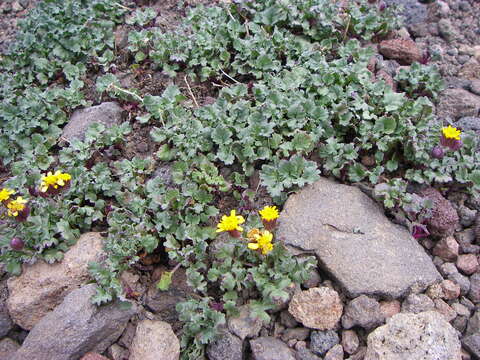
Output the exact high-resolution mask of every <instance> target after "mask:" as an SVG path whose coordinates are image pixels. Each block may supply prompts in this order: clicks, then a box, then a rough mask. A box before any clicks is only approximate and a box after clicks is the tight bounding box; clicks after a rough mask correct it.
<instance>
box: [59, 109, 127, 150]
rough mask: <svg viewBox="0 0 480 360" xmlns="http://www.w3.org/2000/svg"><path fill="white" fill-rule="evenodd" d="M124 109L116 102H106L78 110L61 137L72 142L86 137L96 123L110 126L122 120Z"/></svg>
mask: <svg viewBox="0 0 480 360" xmlns="http://www.w3.org/2000/svg"><path fill="white" fill-rule="evenodd" d="M122 112H123V109H122V108H121V107H120V105H118V104H117V103H115V102H105V103H102V104H100V105H97V106H91V107H88V108H85V109H80V110H76V111H75V112H74V113H73V114H72V116H71V117H70V120H69V122H68V124H67V125H65V127H64V128H63V133H62V136H61V139H62V140H64V141H67V142H72V140H74V139H79V140H83V139H85V132H86V131H87V130H88V128H89V126H90V125H92V124H94V123H100V124H102V125H105V127H107V128H110V127H112V126H113V125H118V124H120V123H121V122H122Z"/></svg>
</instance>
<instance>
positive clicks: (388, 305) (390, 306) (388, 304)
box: [380, 300, 401, 319]
mask: <svg viewBox="0 0 480 360" xmlns="http://www.w3.org/2000/svg"><path fill="white" fill-rule="evenodd" d="M400 309H401V304H400V301H398V300H390V301H381V302H380V311H381V312H382V314H383V316H384V317H385V319H388V318H391V317H392V316H393V315H396V314H398V313H399V312H400Z"/></svg>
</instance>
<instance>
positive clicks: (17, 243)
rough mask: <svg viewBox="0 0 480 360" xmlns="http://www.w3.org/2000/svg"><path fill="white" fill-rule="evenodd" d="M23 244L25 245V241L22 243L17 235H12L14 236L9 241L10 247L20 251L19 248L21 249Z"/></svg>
mask: <svg viewBox="0 0 480 360" xmlns="http://www.w3.org/2000/svg"><path fill="white" fill-rule="evenodd" d="M24 246H25V243H24V242H23V240H22V239H20V238H19V237H14V238H13V239H12V240H11V241H10V247H11V248H12V249H13V250H16V251H20V250H22V249H23V247H24Z"/></svg>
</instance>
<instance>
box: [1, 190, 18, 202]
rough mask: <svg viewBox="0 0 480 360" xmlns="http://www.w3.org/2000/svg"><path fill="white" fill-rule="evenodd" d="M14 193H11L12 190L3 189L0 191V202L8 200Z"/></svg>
mask: <svg viewBox="0 0 480 360" xmlns="http://www.w3.org/2000/svg"><path fill="white" fill-rule="evenodd" d="M14 193H15V191H13V190H10V189H7V188H3V189H2V190H0V202H2V201H6V200H8V199H10V195H12V194H14Z"/></svg>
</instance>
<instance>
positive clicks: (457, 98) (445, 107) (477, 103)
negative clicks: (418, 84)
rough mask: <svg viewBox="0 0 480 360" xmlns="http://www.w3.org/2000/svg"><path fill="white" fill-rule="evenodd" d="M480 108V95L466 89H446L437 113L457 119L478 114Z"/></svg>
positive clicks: (443, 116)
mask: <svg viewBox="0 0 480 360" xmlns="http://www.w3.org/2000/svg"><path fill="white" fill-rule="evenodd" d="M479 110H480V96H477V95H474V94H472V93H471V92H470V91H467V90H465V89H446V90H444V91H443V92H442V94H441V95H440V99H439V104H438V107H437V115H438V116H439V117H440V118H442V119H446V118H450V119H452V120H457V119H459V118H462V117H468V116H477V115H478V111H479Z"/></svg>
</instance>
